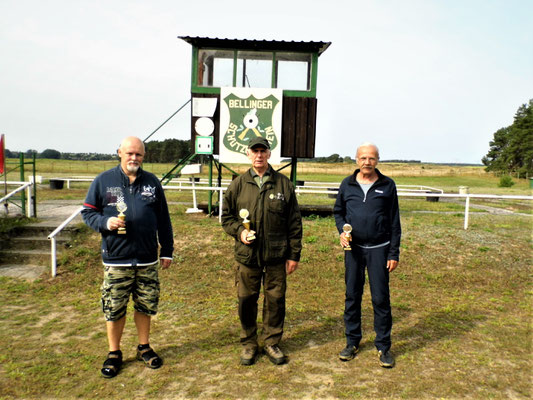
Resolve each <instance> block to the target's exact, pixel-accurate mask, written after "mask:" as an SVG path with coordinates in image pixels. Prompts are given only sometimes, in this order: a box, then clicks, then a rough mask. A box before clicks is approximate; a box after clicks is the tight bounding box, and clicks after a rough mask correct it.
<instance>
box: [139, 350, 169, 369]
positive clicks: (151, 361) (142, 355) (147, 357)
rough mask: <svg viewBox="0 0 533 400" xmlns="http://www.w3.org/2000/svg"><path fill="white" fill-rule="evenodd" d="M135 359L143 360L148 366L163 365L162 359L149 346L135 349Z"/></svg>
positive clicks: (153, 367) (154, 367)
mask: <svg viewBox="0 0 533 400" xmlns="http://www.w3.org/2000/svg"><path fill="white" fill-rule="evenodd" d="M137 360H139V361H144V363H145V364H146V366H147V367H148V368H152V369H157V368H159V367H161V366H162V365H163V359H162V358H161V357H159V356H158V355H157V353H156V352H155V351H154V350H153V349H152V348H151V347H147V348H146V349H142V350H139V349H137Z"/></svg>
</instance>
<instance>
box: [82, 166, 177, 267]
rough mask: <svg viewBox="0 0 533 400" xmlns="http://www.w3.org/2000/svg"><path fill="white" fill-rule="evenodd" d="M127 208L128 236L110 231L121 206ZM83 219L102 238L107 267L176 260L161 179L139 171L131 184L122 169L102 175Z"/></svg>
mask: <svg viewBox="0 0 533 400" xmlns="http://www.w3.org/2000/svg"><path fill="white" fill-rule="evenodd" d="M120 201H124V202H125V203H126V205H127V207H128V208H127V210H126V211H125V212H124V214H126V234H125V235H119V234H118V233H117V231H116V230H114V231H109V230H107V220H108V219H109V218H110V217H116V216H117V215H118V211H117V203H118V202H120ZM83 206H84V207H83V210H82V212H81V213H82V217H83V220H84V221H85V223H86V224H87V225H88V226H90V227H91V228H92V229H94V230H95V231H97V232H100V233H101V234H102V260H103V262H104V264H120V265H131V264H134V263H136V264H144V263H152V262H156V261H157V259H158V255H157V253H158V241H159V243H160V244H161V252H160V256H161V257H166V258H172V252H173V250H174V237H173V234H172V224H171V222H170V215H169V213H168V206H167V201H166V199H165V193H164V191H163V188H162V186H161V183H160V182H159V180H158V179H157V177H156V176H155V175H154V174H152V173H150V172H146V171H143V170H142V169H141V168H139V170H138V171H137V178H136V179H135V181H134V182H133V183H132V184H130V181H129V178H128V177H127V176H126V174H124V172H123V171H122V168H121V167H120V165H118V166H117V167H116V168H112V169H110V170H108V171H105V172H103V173H101V174H100V175H98V176H97V177H96V178H95V180H94V181H93V183H92V184H91V187H90V188H89V192H88V193H87V197H86V198H85V203H84V205H83Z"/></svg>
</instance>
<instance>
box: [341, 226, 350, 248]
mask: <svg viewBox="0 0 533 400" xmlns="http://www.w3.org/2000/svg"><path fill="white" fill-rule="evenodd" d="M342 230H343V231H344V237H345V238H346V240H348V246H346V247H345V248H344V250H351V249H352V248H351V247H350V242H351V241H352V235H350V233H352V226H351V225H350V224H344V225H343V226H342Z"/></svg>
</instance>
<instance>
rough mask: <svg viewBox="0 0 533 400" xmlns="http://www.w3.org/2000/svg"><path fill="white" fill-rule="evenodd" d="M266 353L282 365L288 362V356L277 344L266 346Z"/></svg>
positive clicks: (273, 361) (271, 359)
mask: <svg viewBox="0 0 533 400" xmlns="http://www.w3.org/2000/svg"><path fill="white" fill-rule="evenodd" d="M265 353H266V355H267V356H268V358H269V359H270V361H272V363H273V364H276V365H281V364H285V363H286V362H287V357H286V356H285V354H283V352H282V351H281V349H280V348H279V346H278V345H277V344H273V345H271V346H269V345H267V346H265Z"/></svg>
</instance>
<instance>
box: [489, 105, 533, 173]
mask: <svg viewBox="0 0 533 400" xmlns="http://www.w3.org/2000/svg"><path fill="white" fill-rule="evenodd" d="M489 145H490V148H489V151H488V153H487V154H486V155H485V157H483V159H482V160H481V161H482V162H483V164H484V165H486V166H487V167H486V168H485V170H486V171H498V172H504V173H508V174H517V175H518V176H520V177H525V176H526V175H529V176H531V175H533V99H531V100H529V102H528V103H527V104H523V105H521V106H520V107H519V108H518V110H517V112H516V114H515V117H514V121H513V124H512V125H510V126H508V127H506V128H501V129H498V130H497V131H496V132H495V133H494V138H493V140H491V141H490V143H489Z"/></svg>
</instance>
